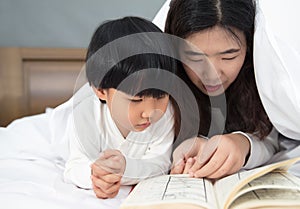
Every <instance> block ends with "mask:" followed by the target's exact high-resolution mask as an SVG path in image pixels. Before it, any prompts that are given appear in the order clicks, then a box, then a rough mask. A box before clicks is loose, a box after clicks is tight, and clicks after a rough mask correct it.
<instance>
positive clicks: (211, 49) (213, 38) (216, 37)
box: [185, 26, 246, 54]
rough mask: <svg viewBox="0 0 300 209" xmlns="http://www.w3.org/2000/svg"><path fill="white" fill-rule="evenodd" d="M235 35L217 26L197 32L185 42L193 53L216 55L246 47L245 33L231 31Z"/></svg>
mask: <svg viewBox="0 0 300 209" xmlns="http://www.w3.org/2000/svg"><path fill="white" fill-rule="evenodd" d="M231 30H232V32H233V33H234V34H232V33H231V32H230V31H228V30H227V29H225V28H223V27H219V26H215V27H213V28H209V29H206V30H202V31H198V32H195V33H193V34H191V35H189V36H188V37H187V38H186V39H185V40H186V41H187V42H188V45H186V46H185V49H187V48H190V50H192V51H197V52H202V53H205V54H214V53H218V52H222V51H224V50H229V49H237V48H241V47H243V46H245V45H246V38H245V35H244V34H243V32H241V31H239V30H237V29H231Z"/></svg>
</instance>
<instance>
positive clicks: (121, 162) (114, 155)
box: [91, 150, 126, 198]
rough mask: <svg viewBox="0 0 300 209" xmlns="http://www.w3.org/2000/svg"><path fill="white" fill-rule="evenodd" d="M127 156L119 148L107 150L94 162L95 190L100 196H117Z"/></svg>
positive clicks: (93, 178) (93, 180) (93, 179)
mask: <svg viewBox="0 0 300 209" xmlns="http://www.w3.org/2000/svg"><path fill="white" fill-rule="evenodd" d="M125 165H126V161H125V157H124V156H123V155H122V153H121V152H120V151H118V150H106V151H104V152H103V153H101V156H100V157H99V159H98V160H96V162H95V163H93V164H92V166H91V167H92V175H91V179H92V183H93V190H94V192H95V194H96V196H97V197H98V198H112V197H115V196H116V195H117V194H118V192H119V189H120V185H121V178H122V175H123V174H124V171H125Z"/></svg>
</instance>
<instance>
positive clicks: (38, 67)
mask: <svg viewBox="0 0 300 209" xmlns="http://www.w3.org/2000/svg"><path fill="white" fill-rule="evenodd" d="M84 56H85V49H62V48H0V86H1V92H0V108H1V113H0V123H1V128H0V153H1V154H0V170H1V172H0V204H1V208H6V209H10V208H12V209H15V208H22V209H24V208H30V209H34V208H49V209H50V208H51V209H62V208H72V209H76V208H78V209H82V208H86V209H93V208H101V209H111V208H118V207H119V205H120V204H121V202H122V201H123V200H124V198H126V196H127V194H128V193H129V191H130V189H131V187H130V186H123V187H122V188H121V190H120V192H119V194H118V196H117V197H116V198H114V199H107V200H101V199H97V198H96V196H95V194H94V192H93V190H83V189H79V188H77V187H76V186H74V185H72V184H67V183H65V182H64V180H63V170H64V159H63V158H62V157H61V153H62V152H63V147H64V146H62V144H61V142H60V141H55V140H53V139H52V138H51V137H50V136H51V131H50V126H49V120H50V116H51V113H52V111H53V108H54V107H56V106H57V105H59V104H61V103H63V102H65V101H66V100H67V99H68V98H70V97H71V96H72V94H73V91H74V83H75V82H77V81H76V80H77V76H78V73H79V72H80V71H81V69H82V67H83V66H84Z"/></svg>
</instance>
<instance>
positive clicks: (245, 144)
mask: <svg viewBox="0 0 300 209" xmlns="http://www.w3.org/2000/svg"><path fill="white" fill-rule="evenodd" d="M249 149H250V143H249V141H248V139H247V138H246V137H245V136H243V135H242V134H225V135H217V136H213V137H212V138H211V139H209V140H208V141H207V143H206V144H205V146H204V147H203V149H202V150H199V153H198V155H197V157H196V158H195V162H194V163H193V166H192V167H191V168H190V169H189V173H190V175H191V176H194V177H207V178H212V179H216V178H220V177H223V176H227V175H230V174H233V173H235V172H237V171H238V170H240V169H241V168H242V166H243V165H244V163H245V159H246V156H247V155H248V153H249Z"/></svg>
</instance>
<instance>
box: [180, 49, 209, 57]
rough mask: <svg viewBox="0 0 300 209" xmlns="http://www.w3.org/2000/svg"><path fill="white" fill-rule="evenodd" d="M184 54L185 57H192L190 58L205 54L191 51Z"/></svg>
mask: <svg viewBox="0 0 300 209" xmlns="http://www.w3.org/2000/svg"><path fill="white" fill-rule="evenodd" d="M184 53H185V54H186V55H192V56H203V55H206V54H205V53H201V52H196V51H191V50H185V51H184Z"/></svg>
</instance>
